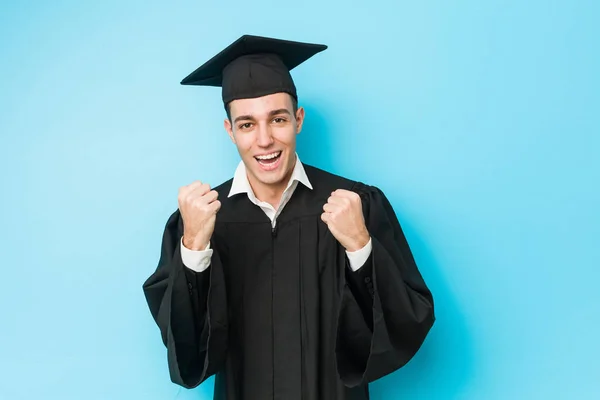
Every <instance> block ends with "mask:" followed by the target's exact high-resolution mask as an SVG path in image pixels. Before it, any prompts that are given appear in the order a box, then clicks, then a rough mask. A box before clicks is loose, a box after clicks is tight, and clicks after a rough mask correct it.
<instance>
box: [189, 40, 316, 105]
mask: <svg viewBox="0 0 600 400" xmlns="http://www.w3.org/2000/svg"><path fill="white" fill-rule="evenodd" d="M325 49H327V46H325V45H322V44H311V43H302V42H292V41H289V40H282V39H274V38H267V37H261V36H252V35H244V36H242V37H240V38H239V39H237V40H236V41H235V42H233V43H232V44H230V45H229V46H227V47H226V48H225V49H224V50H222V51H221V52H220V53H219V54H217V55H216V56H214V57H213V58H211V59H210V60H208V61H207V62H205V63H204V64H203V65H201V66H200V67H199V68H198V69H196V70H195V71H194V72H192V73H191V74H189V75H188V76H187V77H185V78H184V79H183V80H182V81H181V84H182V85H198V86H221V87H222V97H223V103H225V104H227V103H229V102H230V101H232V100H236V99H247V98H254V97H261V96H266V95H269V94H273V93H279V92H285V93H289V94H290V95H292V96H294V98H296V100H297V99H298V95H297V94H296V86H295V85H294V81H293V80H292V76H291V75H290V70H292V69H293V68H295V67H296V66H298V65H300V64H301V63H303V62H304V61H306V60H308V59H309V58H311V57H312V56H314V55H315V54H317V53H319V52H321V51H323V50H325Z"/></svg>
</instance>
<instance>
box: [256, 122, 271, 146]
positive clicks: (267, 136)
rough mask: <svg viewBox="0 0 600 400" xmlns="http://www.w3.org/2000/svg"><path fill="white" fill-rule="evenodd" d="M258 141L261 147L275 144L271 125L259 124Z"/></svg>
mask: <svg viewBox="0 0 600 400" xmlns="http://www.w3.org/2000/svg"><path fill="white" fill-rule="evenodd" d="M256 143H257V144H258V145H259V146H260V147H269V146H270V145H271V144H273V135H272V134H271V127H270V126H269V124H259V126H258V137H257V138H256Z"/></svg>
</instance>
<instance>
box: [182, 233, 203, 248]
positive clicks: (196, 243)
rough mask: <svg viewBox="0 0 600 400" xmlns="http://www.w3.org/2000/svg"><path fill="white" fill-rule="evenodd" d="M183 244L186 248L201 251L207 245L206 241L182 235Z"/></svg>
mask: <svg viewBox="0 0 600 400" xmlns="http://www.w3.org/2000/svg"><path fill="white" fill-rule="evenodd" d="M183 245H184V246H185V248H186V249H188V250H193V251H201V250H204V249H205V248H206V246H208V241H206V240H202V239H196V238H191V239H190V238H187V237H186V236H185V235H183Z"/></svg>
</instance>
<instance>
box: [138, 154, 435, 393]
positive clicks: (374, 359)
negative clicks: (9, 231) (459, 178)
mask: <svg viewBox="0 0 600 400" xmlns="http://www.w3.org/2000/svg"><path fill="white" fill-rule="evenodd" d="M304 167H305V170H306V173H307V175H308V178H309V180H310V182H311V184H312V186H313V190H310V189H308V188H306V187H305V186H304V185H302V184H298V187H297V188H296V191H295V192H294V194H293V196H292V198H291V199H290V201H289V203H288V204H287V205H286V206H285V208H284V209H283V211H282V213H281V214H280V216H279V217H278V219H277V224H276V228H275V229H272V228H271V221H270V220H269V218H268V217H267V216H266V215H265V213H264V212H263V211H262V210H261V209H260V208H259V207H257V206H255V205H254V204H252V203H251V202H250V201H249V199H248V197H247V195H246V194H240V195H235V196H232V197H231V198H227V195H228V193H229V189H230V188H231V183H232V180H229V181H227V182H225V183H224V184H222V185H221V186H219V187H217V188H215V189H216V190H217V191H218V193H219V199H220V201H221V202H222V206H221V210H220V211H219V213H218V214H217V219H216V223H215V231H214V234H213V237H212V238H211V248H212V249H213V250H214V251H213V256H212V259H211V266H210V267H209V268H208V269H207V270H206V271H204V272H202V273H195V272H193V271H191V270H189V269H188V268H185V267H184V265H183V263H182V260H181V253H180V247H179V246H180V242H179V241H180V238H181V236H182V233H183V226H182V220H181V216H180V214H179V212H178V211H177V212H175V213H174V214H173V215H172V216H171V217H170V219H169V221H168V222H167V225H166V229H165V232H164V236H163V242H162V251H161V257H160V261H159V265H158V268H157V269H156V271H155V272H154V274H153V275H152V276H150V277H149V278H148V280H147V281H146V282H145V283H144V285H143V289H144V293H145V296H146V300H147V302H148V305H149V308H150V311H151V313H152V315H153V317H154V319H155V321H156V323H157V324H158V326H159V328H160V331H161V334H162V340H163V342H164V344H165V346H166V347H167V355H168V356H167V357H168V365H169V372H170V376H171V380H172V381H173V382H175V383H177V384H179V385H181V386H184V387H186V388H192V387H195V386H197V385H199V384H200V383H201V382H203V381H204V380H205V379H207V378H208V377H209V376H211V375H213V374H216V377H215V388H214V398H215V399H227V400H241V399H245V400H263V399H281V400H317V399H319V400H342V399H343V400H362V399H368V398H369V394H368V387H367V384H368V382H371V381H373V380H375V379H377V378H380V377H382V376H383V375H386V374H388V373H390V372H392V371H394V370H396V369H398V368H399V367H401V366H402V365H404V364H405V363H406V362H408V361H409V360H410V359H411V357H412V356H413V355H414V354H415V353H416V351H417V350H418V349H419V347H420V346H421V344H422V343H423V340H424V339H425V336H426V335H427V333H428V331H429V330H430V328H431V326H432V324H433V322H434V312H433V299H432V296H431V293H430V291H429V289H428V288H427V286H426V285H425V282H424V281H423V279H422V277H421V275H420V273H419V271H418V269H417V266H416V265H415V262H414V260H413V257H412V254H411V252H410V249H409V246H408V244H407V242H406V239H405V237H404V234H403V233H402V230H401V228H400V225H399V223H398V220H397V218H396V216H395V214H394V211H393V209H392V207H391V205H390V203H389V202H388V200H387V199H386V197H385V196H384V194H383V193H382V192H381V191H380V190H379V189H377V188H375V187H373V186H367V185H365V184H362V183H358V182H353V181H350V180H347V179H344V178H342V177H339V176H336V175H333V174H330V173H327V172H325V171H322V170H320V169H317V168H314V167H310V166H308V165H304ZM335 189H347V190H352V191H355V192H357V193H359V194H360V196H361V198H362V202H363V212H364V215H365V221H366V225H367V228H368V230H369V232H370V234H371V238H372V244H373V250H372V253H371V255H370V257H369V259H368V260H367V262H366V263H365V264H364V265H363V266H362V267H361V268H360V269H359V270H358V271H356V272H354V271H352V270H351V269H350V268H349V265H348V259H347V257H346V255H345V251H344V249H343V248H342V246H341V245H340V244H339V243H338V242H337V241H336V240H335V238H334V237H333V235H331V233H330V232H329V230H328V228H327V226H326V225H325V224H324V223H323V222H322V221H321V219H320V216H321V213H322V207H323V204H325V203H326V202H327V198H328V197H329V196H330V193H331V192H332V191H333V190H335Z"/></svg>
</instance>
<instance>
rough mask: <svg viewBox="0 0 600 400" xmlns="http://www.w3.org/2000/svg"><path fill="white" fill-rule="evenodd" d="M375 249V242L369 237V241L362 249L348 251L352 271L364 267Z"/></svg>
mask: <svg viewBox="0 0 600 400" xmlns="http://www.w3.org/2000/svg"><path fill="white" fill-rule="evenodd" d="M372 249H373V243H372V241H371V238H369V242H368V243H367V244H366V245H365V247H363V248H362V249H360V250H356V251H346V255H347V256H348V261H349V262H350V268H352V271H358V270H359V269H360V267H362V266H363V265H364V264H365V262H367V259H368V258H369V256H370V255H371V251H372Z"/></svg>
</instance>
